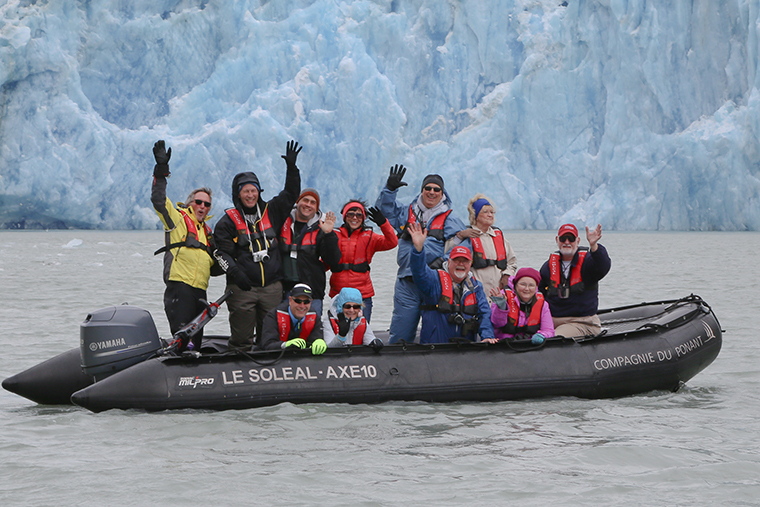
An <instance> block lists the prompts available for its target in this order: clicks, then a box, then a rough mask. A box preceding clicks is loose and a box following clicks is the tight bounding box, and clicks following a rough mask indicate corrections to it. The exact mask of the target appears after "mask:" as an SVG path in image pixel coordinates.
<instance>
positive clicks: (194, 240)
mask: <svg viewBox="0 0 760 507" xmlns="http://www.w3.org/2000/svg"><path fill="white" fill-rule="evenodd" d="M177 211H179V212H180V214H181V215H182V218H183V219H184V220H185V227H186V228H187V236H185V239H184V240H183V241H179V242H177V243H170V244H167V245H165V246H162V247H161V248H159V249H158V250H156V251H155V252H153V255H158V254H160V253H161V252H167V251H169V250H171V249H172V248H177V247H182V246H186V247H188V248H203V249H205V250H206V251H207V252H209V255H211V253H212V252H211V250H213V236H212V235H211V228H210V227H209V226H208V225H206V222H203V231H204V232H205V233H206V243H203V242H201V241H200V240H199V239H198V229H197V228H196V227H195V221H193V219H192V218H190V215H189V214H188V213H187V211H185V210H184V209H182V208H179V209H177ZM166 241H167V242H168V241H169V233H168V232H167V233H166Z"/></svg>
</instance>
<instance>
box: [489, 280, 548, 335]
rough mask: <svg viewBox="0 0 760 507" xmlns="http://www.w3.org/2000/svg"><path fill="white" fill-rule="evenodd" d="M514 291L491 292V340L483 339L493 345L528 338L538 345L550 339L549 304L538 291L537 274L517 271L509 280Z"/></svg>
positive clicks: (493, 290) (508, 289)
mask: <svg viewBox="0 0 760 507" xmlns="http://www.w3.org/2000/svg"><path fill="white" fill-rule="evenodd" d="M511 281H512V284H513V287H514V290H512V289H511V288H507V287H505V288H504V290H503V291H500V290H498V289H491V300H492V301H493V303H492V304H491V323H492V324H493V330H494V335H495V336H496V337H495V338H489V339H486V340H483V341H484V342H487V343H497V342H499V341H501V340H505V339H530V341H531V342H532V343H534V344H536V345H540V344H542V343H543V342H544V340H545V339H546V338H551V337H552V336H554V324H553V323H552V314H551V312H550V311H549V304H548V303H546V301H544V296H543V295H542V294H541V293H540V292H538V284H539V283H540V281H541V275H540V274H539V273H538V271H536V270H535V269H533V268H520V270H519V271H517V274H516V275H515V276H514V278H512V280H511Z"/></svg>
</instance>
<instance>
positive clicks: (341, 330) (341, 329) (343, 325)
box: [338, 312, 351, 336]
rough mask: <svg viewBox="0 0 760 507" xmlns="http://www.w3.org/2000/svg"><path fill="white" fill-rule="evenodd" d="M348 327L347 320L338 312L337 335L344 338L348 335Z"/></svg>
mask: <svg viewBox="0 0 760 507" xmlns="http://www.w3.org/2000/svg"><path fill="white" fill-rule="evenodd" d="M350 325H351V323H350V322H348V319H347V318H346V316H345V315H344V314H343V312H340V313H339V314H338V335H340V336H346V335H347V334H348V329H349V326H350Z"/></svg>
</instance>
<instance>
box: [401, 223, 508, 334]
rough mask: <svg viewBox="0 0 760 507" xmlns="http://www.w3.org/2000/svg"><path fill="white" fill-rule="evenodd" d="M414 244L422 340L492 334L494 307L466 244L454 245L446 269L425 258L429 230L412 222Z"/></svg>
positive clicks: (413, 270) (412, 255)
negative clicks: (476, 275) (475, 272)
mask: <svg viewBox="0 0 760 507" xmlns="http://www.w3.org/2000/svg"><path fill="white" fill-rule="evenodd" d="M408 230H409V232H410V234H411V237H412V242H413V244H414V248H413V249H412V252H411V269H412V276H413V277H414V283H415V284H416V285H417V287H418V288H419V290H420V292H421V293H422V294H423V298H422V302H423V305H422V307H421V308H422V330H421V331H420V343H448V342H449V340H450V339H451V338H454V337H463V338H467V339H468V340H471V341H476V340H477V335H480V338H481V339H486V338H493V337H494V332H493V326H492V324H491V308H490V306H489V304H488V299H487V298H486V294H485V292H484V291H483V284H481V283H480V282H479V281H477V280H476V279H475V278H474V277H473V276H472V273H470V267H471V266H472V252H470V249H469V248H467V247H464V246H457V247H454V248H452V249H451V252H450V254H449V260H448V261H447V262H446V263H444V265H443V269H437V270H434V269H432V268H430V266H428V265H427V263H426V262H425V248H427V247H426V246H425V239H426V237H427V231H425V230H423V229H422V227H421V226H420V224H418V223H412V224H409V226H408Z"/></svg>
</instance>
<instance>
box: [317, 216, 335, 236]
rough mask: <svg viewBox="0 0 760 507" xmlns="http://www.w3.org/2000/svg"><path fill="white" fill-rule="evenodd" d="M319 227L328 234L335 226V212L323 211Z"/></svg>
mask: <svg viewBox="0 0 760 507" xmlns="http://www.w3.org/2000/svg"><path fill="white" fill-rule="evenodd" d="M319 228H320V229H322V232H324V233H325V234H330V233H331V232H332V231H333V229H334V228H335V213H333V212H332V211H328V212H327V213H325V217H324V218H323V219H322V220H321V221H320V222H319Z"/></svg>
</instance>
